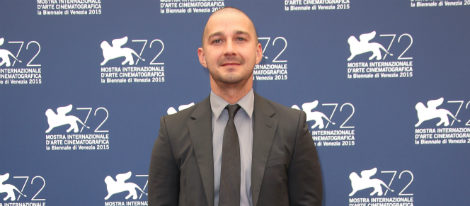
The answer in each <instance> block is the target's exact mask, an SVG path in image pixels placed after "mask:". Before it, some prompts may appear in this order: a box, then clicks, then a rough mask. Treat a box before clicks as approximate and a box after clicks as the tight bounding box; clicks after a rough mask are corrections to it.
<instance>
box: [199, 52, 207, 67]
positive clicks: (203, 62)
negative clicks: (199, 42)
mask: <svg viewBox="0 0 470 206" xmlns="http://www.w3.org/2000/svg"><path fill="white" fill-rule="evenodd" d="M197 56H198V57H199V63H200V64H201V65H202V66H203V67H205V68H207V63H206V56H205V54H204V49H203V48H202V47H199V48H198V49H197Z"/></svg>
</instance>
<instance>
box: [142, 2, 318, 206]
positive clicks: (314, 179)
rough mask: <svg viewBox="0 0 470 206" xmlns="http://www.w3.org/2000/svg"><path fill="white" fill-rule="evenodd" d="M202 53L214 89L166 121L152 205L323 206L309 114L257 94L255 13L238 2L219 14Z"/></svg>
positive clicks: (154, 163) (155, 160) (152, 175)
mask: <svg viewBox="0 0 470 206" xmlns="http://www.w3.org/2000/svg"><path fill="white" fill-rule="evenodd" d="M198 56H199V62H200V63H201V65H202V66H203V67H205V68H207V69H208V70H209V73H210V85H211V90H212V91H211V94H210V96H209V97H208V98H206V99H205V100H203V101H202V102H200V103H198V104H196V105H194V106H193V107H190V108H188V109H186V110H183V111H180V112H178V113H176V114H174V115H169V116H165V117H163V118H162V119H161V121H160V132H159V136H158V138H157V140H156V142H155V145H154V148H153V151H152V157H151V163H150V171H149V191H148V192H149V205H150V206H156V205H187V206H198V205H201V206H229V205H236V206H251V205H254V206H276V205H279V206H288V205H305V206H317V205H318V206H319V205H321V200H322V183H321V181H322V180H321V172H320V165H319V162H318V156H317V152H316V150H315V146H314V143H313V140H312V137H311V135H310V133H309V132H308V126H307V124H306V120H305V113H303V112H302V111H298V110H293V109H290V108H287V107H285V106H282V105H279V104H276V103H274V102H271V101H269V100H266V99H264V98H262V97H260V96H258V95H257V94H255V93H254V92H253V89H252V87H253V69H254V66H255V64H257V63H259V62H260V61H261V58H262V50H261V44H260V43H259V42H258V37H257V35H256V30H255V27H254V25H253V23H252V21H251V20H250V18H249V17H248V16H247V15H246V14H245V13H243V12H242V11H240V10H238V9H235V8H231V7H227V8H223V9H221V10H218V11H216V12H214V13H213V14H212V15H211V16H210V17H209V19H208V21H207V23H206V26H205V29H204V33H203V38H202V47H201V48H199V49H198ZM226 105H230V106H227V108H228V109H225V108H226ZM231 108H232V109H231ZM233 108H236V109H233ZM229 111H230V114H229ZM233 125H234V126H233ZM234 127H235V128H234ZM234 130H235V131H234ZM233 138H235V141H232V142H228V141H229V139H233ZM237 139H238V141H237ZM226 141H227V142H226Z"/></svg>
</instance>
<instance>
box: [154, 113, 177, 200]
mask: <svg viewBox="0 0 470 206" xmlns="http://www.w3.org/2000/svg"><path fill="white" fill-rule="evenodd" d="M179 175H180V174H179V169H178V165H177V163H176V160H175V158H174V155H173V152H172V147H171V143H170V139H169V137H168V131H167V127H166V121H165V117H162V118H161V119H160V131H159V133H158V138H157V140H156V141H155V144H154V146H153V150H152V155H151V158H150V169H149V177H148V181H149V183H148V184H149V187H148V203H149V206H172V205H175V206H177V205H178V197H179Z"/></svg>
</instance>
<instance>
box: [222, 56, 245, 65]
mask: <svg viewBox="0 0 470 206" xmlns="http://www.w3.org/2000/svg"><path fill="white" fill-rule="evenodd" d="M244 62H245V60H244V59H243V58H240V57H237V56H228V57H224V58H221V59H219V61H218V63H219V65H224V64H243V63H244Z"/></svg>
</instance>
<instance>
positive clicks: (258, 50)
mask: <svg viewBox="0 0 470 206" xmlns="http://www.w3.org/2000/svg"><path fill="white" fill-rule="evenodd" d="M261 59H263V47H262V46H261V43H258V45H256V64H259V63H260V62H261Z"/></svg>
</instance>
